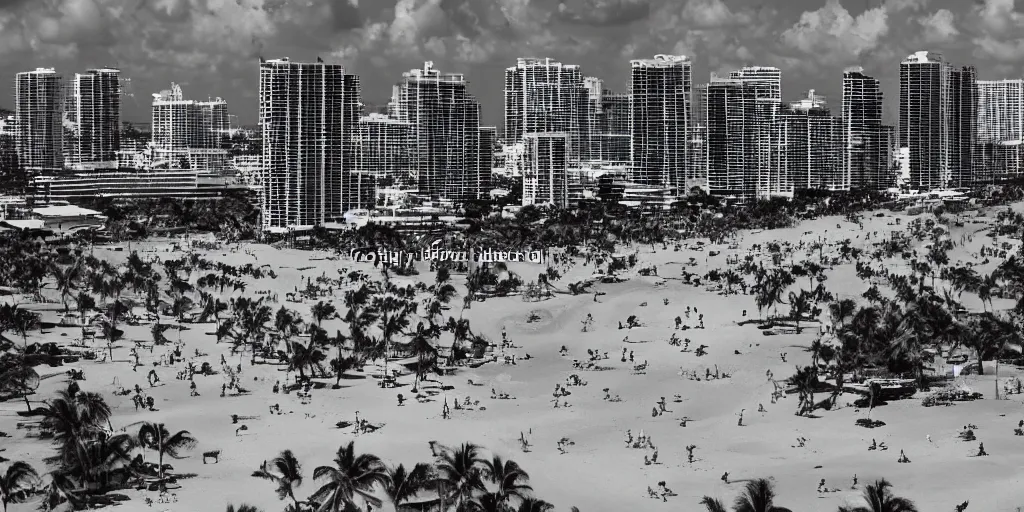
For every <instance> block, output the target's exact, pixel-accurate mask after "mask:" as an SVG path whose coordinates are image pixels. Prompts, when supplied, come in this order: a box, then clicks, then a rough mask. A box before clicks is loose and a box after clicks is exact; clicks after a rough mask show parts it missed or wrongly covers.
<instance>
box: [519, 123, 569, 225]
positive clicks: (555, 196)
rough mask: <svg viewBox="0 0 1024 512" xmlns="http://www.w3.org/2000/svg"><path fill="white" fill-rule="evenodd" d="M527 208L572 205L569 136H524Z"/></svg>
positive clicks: (524, 191) (552, 134) (552, 133)
mask: <svg viewBox="0 0 1024 512" xmlns="http://www.w3.org/2000/svg"><path fill="white" fill-rule="evenodd" d="M523 144H524V146H525V154H524V156H525V161H524V166H523V206H527V205H540V204H550V205H552V206H555V207H557V208H565V207H566V206H568V203H569V179H568V165H569V135H568V134H565V133H554V132H545V133H528V134H526V135H525V136H524V137H523Z"/></svg>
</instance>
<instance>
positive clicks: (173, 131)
mask: <svg viewBox="0 0 1024 512" xmlns="http://www.w3.org/2000/svg"><path fill="white" fill-rule="evenodd" d="M196 121H197V116H196V104H195V101H192V100H186V99H185V98H184V95H183V94H182V93H181V87H180V86H179V85H178V84H171V88H170V89H165V90H163V91H160V92H159V93H154V94H153V122H152V124H151V127H152V130H153V139H152V140H153V164H154V166H160V165H167V166H169V167H170V168H172V169H177V168H183V167H188V165H187V163H188V149H189V147H191V144H192V142H193V141H195V140H196V139H197V138H198V137H196V135H195V132H196Z"/></svg>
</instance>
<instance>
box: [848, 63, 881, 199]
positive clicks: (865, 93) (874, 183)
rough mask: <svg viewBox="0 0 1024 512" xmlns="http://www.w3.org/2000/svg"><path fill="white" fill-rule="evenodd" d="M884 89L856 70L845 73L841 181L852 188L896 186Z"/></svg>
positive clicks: (875, 81) (875, 188)
mask: <svg viewBox="0 0 1024 512" xmlns="http://www.w3.org/2000/svg"><path fill="white" fill-rule="evenodd" d="M882 104H883V97H882V86H881V84H880V83H879V81H878V79H876V78H874V77H872V76H868V75H866V74H864V69H863V68H860V67H854V68H850V69H847V70H846V71H845V72H843V107H842V108H843V110H842V123H843V132H842V141H843V144H842V162H841V168H840V169H841V173H842V175H843V176H842V179H843V180H846V181H848V182H849V184H850V187H851V188H860V189H868V190H883V189H886V188H888V187H890V186H892V185H893V179H892V176H891V173H890V171H889V158H890V157H889V154H890V151H889V144H888V135H887V134H886V129H885V127H884V126H883V125H882Z"/></svg>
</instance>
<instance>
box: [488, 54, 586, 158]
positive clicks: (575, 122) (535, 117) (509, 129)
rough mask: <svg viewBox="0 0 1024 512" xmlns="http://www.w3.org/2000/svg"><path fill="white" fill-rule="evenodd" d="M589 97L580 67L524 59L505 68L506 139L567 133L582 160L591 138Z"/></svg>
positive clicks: (514, 139) (550, 60)
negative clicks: (589, 133) (587, 142)
mask: <svg viewBox="0 0 1024 512" xmlns="http://www.w3.org/2000/svg"><path fill="white" fill-rule="evenodd" d="M591 85H592V86H593V85H594V84H591ZM587 100H588V94H587V90H586V89H585V88H584V83H583V74H582V72H581V71H580V67H579V66H577V65H575V64H563V63H561V62H558V61H556V60H553V59H548V58H542V59H541V58H520V59H518V60H517V61H516V65H515V66H512V67H509V68H507V69H506V70H505V141H506V142H507V143H510V144H511V143H515V142H518V141H520V140H521V139H522V138H523V137H524V136H525V135H526V134H527V133H544V132H560V133H565V134H567V135H568V136H569V144H570V148H569V152H570V155H572V157H571V158H573V159H579V158H580V157H581V156H583V153H584V149H585V148H584V144H585V142H586V141H587V137H586V135H585V128H586V126H587V119H586V118H587V114H586V110H587V107H586V104H587Z"/></svg>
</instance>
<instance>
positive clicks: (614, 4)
mask: <svg viewBox="0 0 1024 512" xmlns="http://www.w3.org/2000/svg"><path fill="white" fill-rule="evenodd" d="M557 13H558V14H557V15H558V17H559V19H561V20H563V21H566V22H570V23H582V24H586V25H596V26H607V25H626V24H629V23H633V22H636V21H640V20H645V19H647V18H648V17H650V15H651V0H562V1H561V2H559V3H558V10H557Z"/></svg>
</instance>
